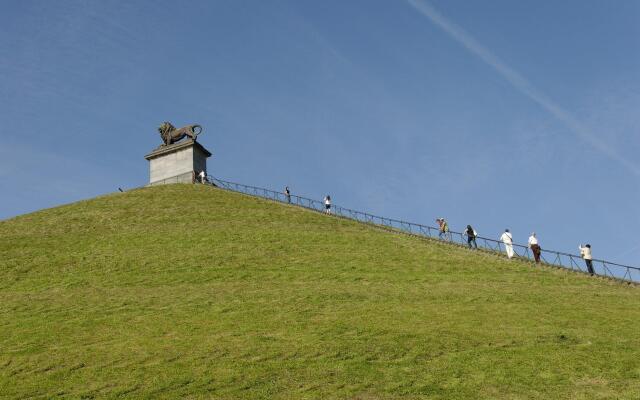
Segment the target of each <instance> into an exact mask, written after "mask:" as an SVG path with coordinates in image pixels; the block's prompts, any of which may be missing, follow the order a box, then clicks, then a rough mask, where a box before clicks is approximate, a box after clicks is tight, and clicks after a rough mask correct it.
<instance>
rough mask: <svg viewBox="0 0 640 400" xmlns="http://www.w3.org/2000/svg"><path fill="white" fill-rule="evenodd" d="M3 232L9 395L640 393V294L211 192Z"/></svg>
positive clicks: (1, 379)
mask: <svg viewBox="0 0 640 400" xmlns="http://www.w3.org/2000/svg"><path fill="white" fill-rule="evenodd" d="M0 237H1V239H2V240H0V398H150V399H151V398H154V399H155V398H193V399H199V398H213V399H363V400H364V399H397V398H404V399H609V398H611V399H639V398H640V292H639V289H638V288H637V287H633V286H627V285H622V284H620V283H616V282H611V281H607V280H603V279H599V278H590V277H588V276H584V275H579V274H574V273H571V272H569V271H563V270H556V269H551V268H534V267H532V265H531V264H528V263H523V262H519V261H513V260H512V261H509V260H506V259H503V258H499V257H495V256H491V255H486V254H484V253H479V252H473V251H470V250H466V249H463V248H457V247H453V246H448V245H444V244H440V243H438V242H435V241H428V240H421V239H418V238H414V237H410V236H405V235H400V234H394V233H389V232H385V231H382V230H379V229H376V228H372V227H369V226H366V225H364V224H359V223H356V222H353V221H348V220H343V219H339V218H335V217H328V216H324V215H322V214H319V213H315V212H311V211H308V210H303V209H300V208H296V207H293V206H287V205H282V204H277V203H273V202H269V201H266V200H261V199H256V198H251V197H247V196H244V195H240V194H235V193H230V192H226V191H222V190H220V189H214V188H209V187H203V186H199V185H167V186H160V187H151V188H145V189H140V190H135V191H132V192H128V193H123V194H120V193H119V194H114V195H108V196H103V197H99V198H96V199H93V200H89V201H83V202H79V203H75V204H71V205H68V206H63V207H58V208H53V209H48V210H43V211H40V212H37V213H33V214H29V215H24V216H20V217H17V218H13V219H11V220H7V221H2V222H0Z"/></svg>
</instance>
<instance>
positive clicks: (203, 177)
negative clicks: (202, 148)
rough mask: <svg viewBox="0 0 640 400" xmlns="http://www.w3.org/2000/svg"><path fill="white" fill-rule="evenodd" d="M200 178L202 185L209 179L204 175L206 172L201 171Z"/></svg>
mask: <svg viewBox="0 0 640 400" xmlns="http://www.w3.org/2000/svg"><path fill="white" fill-rule="evenodd" d="M198 177H200V183H204V182H205V180H206V179H207V174H205V173H204V170H202V171H200V173H199V174H198Z"/></svg>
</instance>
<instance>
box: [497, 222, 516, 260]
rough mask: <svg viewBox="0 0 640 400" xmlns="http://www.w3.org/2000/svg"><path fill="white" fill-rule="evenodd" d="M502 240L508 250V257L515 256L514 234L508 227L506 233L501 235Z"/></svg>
mask: <svg viewBox="0 0 640 400" xmlns="http://www.w3.org/2000/svg"><path fill="white" fill-rule="evenodd" d="M500 240H501V241H502V243H504V249H505V250H506V252H507V257H509V258H511V257H513V236H512V235H511V232H509V230H508V229H505V230H504V233H503V234H502V236H500Z"/></svg>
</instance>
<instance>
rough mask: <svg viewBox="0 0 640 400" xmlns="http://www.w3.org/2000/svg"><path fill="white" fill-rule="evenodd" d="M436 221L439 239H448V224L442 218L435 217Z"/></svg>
mask: <svg viewBox="0 0 640 400" xmlns="http://www.w3.org/2000/svg"><path fill="white" fill-rule="evenodd" d="M436 222H437V223H438V227H439V229H438V237H439V238H440V239H442V238H444V240H449V224H447V221H446V220H445V219H444V218H437V219H436Z"/></svg>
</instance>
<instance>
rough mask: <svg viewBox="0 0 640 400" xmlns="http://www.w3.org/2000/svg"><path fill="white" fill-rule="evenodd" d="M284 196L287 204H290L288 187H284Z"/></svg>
mask: <svg viewBox="0 0 640 400" xmlns="http://www.w3.org/2000/svg"><path fill="white" fill-rule="evenodd" d="M284 196H285V197H286V198H287V203H291V191H290V190H289V186H285V188H284Z"/></svg>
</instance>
